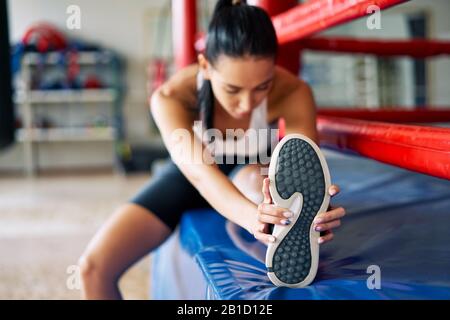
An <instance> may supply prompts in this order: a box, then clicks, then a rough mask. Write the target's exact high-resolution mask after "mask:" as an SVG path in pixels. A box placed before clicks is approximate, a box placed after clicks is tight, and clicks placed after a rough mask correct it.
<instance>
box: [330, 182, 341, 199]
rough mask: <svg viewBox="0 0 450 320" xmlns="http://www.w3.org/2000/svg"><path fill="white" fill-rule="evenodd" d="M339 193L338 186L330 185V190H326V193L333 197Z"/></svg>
mask: <svg viewBox="0 0 450 320" xmlns="http://www.w3.org/2000/svg"><path fill="white" fill-rule="evenodd" d="M340 191H341V189H340V188H339V186H338V185H336V184H332V185H331V186H330V188H329V189H328V193H329V194H330V196H332V197H333V196H335V195H337V194H338V193H339V192H340Z"/></svg>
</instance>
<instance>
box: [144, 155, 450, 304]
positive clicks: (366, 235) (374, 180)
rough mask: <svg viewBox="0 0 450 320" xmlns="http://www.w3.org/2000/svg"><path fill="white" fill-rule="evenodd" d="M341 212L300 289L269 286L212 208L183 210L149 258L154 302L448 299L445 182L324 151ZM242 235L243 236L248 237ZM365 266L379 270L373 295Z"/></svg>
mask: <svg viewBox="0 0 450 320" xmlns="http://www.w3.org/2000/svg"><path fill="white" fill-rule="evenodd" d="M326 157H327V161H328V164H329V167H330V171H331V175H332V182H333V183H335V184H338V185H339V186H340V187H341V193H340V194H339V195H338V196H336V197H334V198H333V200H332V205H334V206H344V207H345V208H346V210H347V216H346V217H345V218H344V220H343V224H342V226H341V227H340V228H339V229H338V230H337V231H336V233H335V239H334V240H333V241H332V242H330V243H328V244H325V245H323V246H322V247H321V252H320V264H319V270H318V274H317V277H316V279H315V281H314V282H313V283H312V284H311V285H310V286H309V287H307V288H302V289H290V288H277V287H275V286H273V285H272V284H271V283H270V281H269V280H268V278H267V276H266V271H265V267H264V264H263V263H262V262H261V261H258V260H257V259H255V258H253V257H252V256H250V255H249V254H248V253H247V252H244V251H242V250H240V249H238V248H237V247H236V246H235V244H234V242H233V241H232V240H231V239H230V237H229V234H228V232H227V230H226V228H225V226H226V221H225V219H224V218H223V217H222V216H221V215H220V214H218V213H217V212H215V211H213V210H194V211H189V212H186V214H185V215H184V217H183V219H182V222H181V224H180V227H179V229H178V230H177V232H176V233H175V235H174V236H173V237H172V239H171V240H169V241H168V242H167V243H166V244H165V245H164V246H163V247H161V248H160V249H159V250H158V251H157V252H156V254H155V256H154V268H153V273H152V284H153V288H152V297H153V298H155V299H178V298H180V299H450V249H449V247H448V243H450V232H449V226H450V181H447V180H442V179H438V178H433V177H429V176H426V175H422V174H418V173H413V172H410V171H407V170H403V169H399V168H396V167H392V166H389V165H385V164H381V163H378V162H376V161H372V160H368V159H364V158H359V157H355V156H347V155H346V156H342V155H338V154H335V153H331V152H327V153H326ZM241 236H242V237H243V238H247V240H250V239H251V238H250V237H248V234H246V232H245V231H243V230H242V232H241ZM370 266H377V267H379V270H380V274H379V275H380V280H381V282H380V289H369V287H370V286H368V282H369V283H373V281H372V280H373V275H372V271H370V269H369V271H368V268H369V267H370Z"/></svg>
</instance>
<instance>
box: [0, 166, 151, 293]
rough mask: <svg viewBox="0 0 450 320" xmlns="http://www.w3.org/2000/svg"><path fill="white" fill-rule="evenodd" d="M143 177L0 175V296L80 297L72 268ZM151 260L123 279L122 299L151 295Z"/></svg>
mask: <svg viewBox="0 0 450 320" xmlns="http://www.w3.org/2000/svg"><path fill="white" fill-rule="evenodd" d="M147 179H148V175H137V176H130V177H124V176H119V175H114V174H111V173H109V174H108V173H100V174H87V173H84V174H71V175H62V174H59V175H51V176H49V175H47V176H40V177H38V178H34V179H29V178H24V177H7V178H1V177H0V299H79V298H80V291H79V290H77V288H76V287H77V283H78V282H77V279H76V278H74V276H75V275H76V273H77V271H76V268H75V269H73V270H71V269H70V266H73V265H76V263H77V260H78V257H79V256H80V254H81V253H82V251H83V249H84V248H85V247H86V245H87V243H88V242H89V240H90V239H91V237H92V236H93V235H94V233H95V231H96V230H97V229H98V228H99V227H100V225H101V224H102V223H103V222H104V221H105V220H106V219H107V218H108V216H109V215H111V214H112V212H113V211H114V209H115V208H116V207H117V206H118V205H120V204H122V203H123V202H125V201H126V200H127V199H128V198H129V197H130V196H131V195H133V194H134V193H135V192H136V191H137V190H138V189H139V188H140V187H141V186H142V185H143V184H144V183H145V182H146V180H147ZM149 259H150V257H146V258H144V259H142V260H141V261H140V262H138V263H137V264H135V265H134V266H133V267H132V268H130V269H129V271H128V272H127V273H126V274H125V275H124V276H123V277H122V280H121V281H120V288H121V290H122V293H123V295H124V298H125V299H148V298H149V297H148V288H149V265H150V260H149ZM68 272H69V273H68ZM71 285H72V286H71Z"/></svg>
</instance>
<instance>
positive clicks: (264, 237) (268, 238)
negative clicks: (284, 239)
mask: <svg viewBox="0 0 450 320" xmlns="http://www.w3.org/2000/svg"><path fill="white" fill-rule="evenodd" d="M254 236H255V239H257V240H259V241H261V242H263V243H265V244H269V243H273V242H275V240H276V238H275V237H274V236H273V235H271V234H267V233H263V232H259V231H257V232H255V234H254Z"/></svg>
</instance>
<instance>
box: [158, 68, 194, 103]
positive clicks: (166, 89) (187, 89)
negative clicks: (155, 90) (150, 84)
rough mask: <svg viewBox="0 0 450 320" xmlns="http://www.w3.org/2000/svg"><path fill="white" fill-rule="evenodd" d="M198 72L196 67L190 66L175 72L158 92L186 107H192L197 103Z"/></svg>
mask: <svg viewBox="0 0 450 320" xmlns="http://www.w3.org/2000/svg"><path fill="white" fill-rule="evenodd" d="M198 70H199V67H198V65H197V64H192V65H190V66H188V67H185V68H183V69H181V70H179V71H177V72H176V73H175V74H174V75H173V76H171V77H170V79H169V80H167V81H166V82H165V83H164V84H163V85H162V86H161V88H160V89H159V90H160V92H161V93H162V94H163V95H164V96H166V97H170V98H174V99H177V100H179V101H182V102H184V103H186V105H187V106H188V107H194V106H195V104H196V101H197V74H198Z"/></svg>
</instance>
